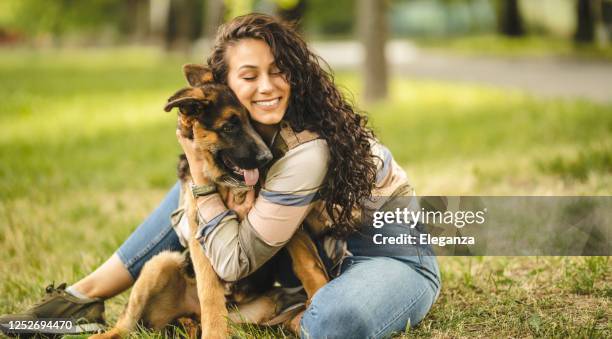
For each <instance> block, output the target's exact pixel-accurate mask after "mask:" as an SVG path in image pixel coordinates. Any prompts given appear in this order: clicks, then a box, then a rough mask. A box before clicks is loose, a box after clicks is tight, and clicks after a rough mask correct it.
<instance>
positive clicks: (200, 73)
mask: <svg viewBox="0 0 612 339" xmlns="http://www.w3.org/2000/svg"><path fill="white" fill-rule="evenodd" d="M183 73H184V74H185V78H187V82H188V83H189V85H191V86H192V87H199V86H202V85H204V84H207V83H212V82H214V80H213V74H212V71H211V70H210V68H208V67H206V66H204V65H198V64H186V65H183Z"/></svg>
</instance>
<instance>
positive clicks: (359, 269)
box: [301, 257, 440, 338]
mask: <svg viewBox="0 0 612 339" xmlns="http://www.w3.org/2000/svg"><path fill="white" fill-rule="evenodd" d="M342 267H343V271H342V274H341V275H340V276H339V277H337V278H336V279H334V280H332V281H331V282H329V283H328V284H327V285H325V286H324V287H323V288H322V289H320V290H319V291H318V292H317V293H316V294H315V296H314V298H313V299H312V303H311V304H310V306H309V307H308V309H307V310H306V311H305V312H304V314H303V316H302V320H301V336H302V338H380V337H386V336H389V335H390V334H392V333H393V332H400V331H403V330H404V329H405V328H406V327H410V326H414V325H416V324H417V323H419V322H420V321H421V320H422V319H423V318H424V317H425V315H426V314H427V312H428V311H429V309H430V308H431V306H432V305H433V303H434V301H435V300H436V298H437V296H438V293H439V290H440V284H439V281H438V282H434V281H432V280H431V279H429V278H427V277H426V276H425V275H422V274H421V273H420V272H419V270H420V269H419V268H418V267H416V266H414V265H411V264H407V263H406V262H403V261H400V260H397V259H394V258H389V257H349V258H347V259H345V261H344V262H343V265H342Z"/></svg>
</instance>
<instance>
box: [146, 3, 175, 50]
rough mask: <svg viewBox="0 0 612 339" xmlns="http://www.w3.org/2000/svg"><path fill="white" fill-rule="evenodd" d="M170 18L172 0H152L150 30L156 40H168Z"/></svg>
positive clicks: (159, 41) (158, 41) (150, 4)
mask: <svg viewBox="0 0 612 339" xmlns="http://www.w3.org/2000/svg"><path fill="white" fill-rule="evenodd" d="M169 18H170V0H150V2H149V31H150V36H151V38H152V40H153V41H154V42H157V43H161V42H163V41H165V40H166V35H167V32H168V21H169Z"/></svg>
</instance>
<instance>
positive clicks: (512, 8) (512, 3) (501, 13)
mask: <svg viewBox="0 0 612 339" xmlns="http://www.w3.org/2000/svg"><path fill="white" fill-rule="evenodd" d="M498 29H499V32H500V33H501V34H503V35H506V36H510V37H518V36H522V35H524V34H525V29H524V28H523V17H522V15H521V10H520V8H519V4H518V0H502V1H501V4H500V5H499V10H498Z"/></svg>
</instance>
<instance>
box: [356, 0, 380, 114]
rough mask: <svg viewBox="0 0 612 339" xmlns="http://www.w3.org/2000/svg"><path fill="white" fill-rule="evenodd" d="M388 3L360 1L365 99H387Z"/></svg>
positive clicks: (360, 33) (359, 18)
mask: <svg viewBox="0 0 612 339" xmlns="http://www.w3.org/2000/svg"><path fill="white" fill-rule="evenodd" d="M386 9H387V2H386V1H384V0H383V1H379V0H359V3H358V15H357V18H358V20H357V25H358V27H357V28H358V29H357V31H358V33H359V39H360V40H361V44H362V46H363V51H364V62H363V74H365V77H364V79H363V81H364V91H363V97H364V100H365V101H366V102H372V101H376V100H381V99H384V98H385V97H386V96H387V81H388V79H387V60H386V58H385V43H386V40H387V16H386Z"/></svg>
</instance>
